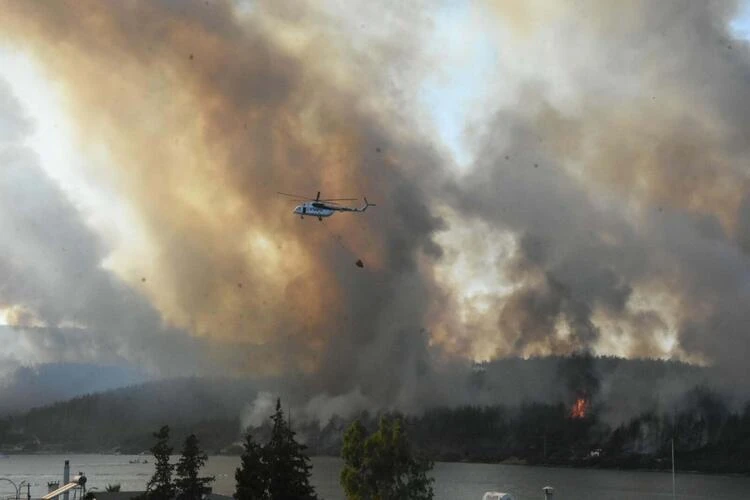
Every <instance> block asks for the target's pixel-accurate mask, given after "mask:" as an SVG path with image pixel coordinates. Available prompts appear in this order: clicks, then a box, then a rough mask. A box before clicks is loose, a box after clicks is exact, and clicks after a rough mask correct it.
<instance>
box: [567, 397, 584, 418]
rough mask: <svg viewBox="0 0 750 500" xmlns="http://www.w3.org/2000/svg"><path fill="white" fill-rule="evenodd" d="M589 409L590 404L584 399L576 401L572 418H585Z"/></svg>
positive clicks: (572, 409)
mask: <svg viewBox="0 0 750 500" xmlns="http://www.w3.org/2000/svg"><path fill="white" fill-rule="evenodd" d="M587 408H588V402H587V401H586V400H585V399H584V398H578V399H576V402H575V403H574V404H573V408H571V409H570V418H584V417H585V416H586V410H587Z"/></svg>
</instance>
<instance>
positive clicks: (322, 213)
mask: <svg viewBox="0 0 750 500" xmlns="http://www.w3.org/2000/svg"><path fill="white" fill-rule="evenodd" d="M278 194H280V195H283V196H289V197H290V198H294V199H295V200H297V201H302V202H304V203H302V204H301V205H297V206H296V207H294V210H293V211H292V213H294V214H297V215H299V217H300V219H304V218H305V215H309V216H310V217H317V218H318V220H320V221H322V220H323V217H330V216H331V215H333V214H334V213H336V212H364V211H365V210H367V208H368V207H374V206H375V204H374V203H370V202H369V201H367V198H364V200H365V204H364V205H363V206H362V207H361V208H356V207H342V206H341V205H339V204H338V203H337V202H339V201H357V198H328V199H323V200H321V199H320V191H318V194H317V195H316V196H315V198H305V197H304V196H298V195H296V194H289V193H281V192H278Z"/></svg>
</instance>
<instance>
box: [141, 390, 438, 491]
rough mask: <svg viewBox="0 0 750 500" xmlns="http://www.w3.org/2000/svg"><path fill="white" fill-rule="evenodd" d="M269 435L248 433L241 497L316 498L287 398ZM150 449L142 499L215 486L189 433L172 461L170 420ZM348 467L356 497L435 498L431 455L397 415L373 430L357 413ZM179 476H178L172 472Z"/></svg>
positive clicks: (345, 482) (345, 454)
mask: <svg viewBox="0 0 750 500" xmlns="http://www.w3.org/2000/svg"><path fill="white" fill-rule="evenodd" d="M270 419H271V422H272V430H271V435H270V437H269V439H268V441H267V442H266V443H265V444H263V445H261V444H259V443H257V442H256V441H255V439H254V438H253V435H252V433H251V431H250V430H248V432H247V433H246V434H245V439H244V443H243V452H242V455H241V457H240V466H239V467H238V468H237V469H236V471H235V475H234V477H235V481H236V483H235V484H236V486H235V492H234V495H233V496H234V498H235V499H236V500H317V499H318V495H317V493H316V491H315V488H314V487H313V485H312V484H311V483H310V477H311V472H312V465H311V464H310V458H309V456H308V455H307V454H306V446H305V445H304V444H301V443H299V442H298V441H297V439H296V437H295V435H296V433H295V432H294V431H293V430H292V428H291V426H290V425H289V422H288V421H287V420H286V419H285V418H284V412H283V411H282V408H281V401H280V400H277V401H276V411H275V412H274V413H273V415H271V417H270ZM153 436H154V438H156V443H155V444H154V445H153V447H152V448H151V450H150V451H151V453H152V454H153V455H154V461H155V470H154V474H153V476H152V477H151V479H150V480H149V481H148V483H147V485H146V492H145V493H144V494H143V495H142V496H141V497H140V498H139V499H138V500H200V499H202V498H203V496H204V495H205V494H206V493H209V492H210V491H211V488H210V484H211V483H212V482H213V481H214V478H213V477H209V476H201V475H200V470H201V468H202V467H203V466H204V465H205V463H206V461H207V459H208V457H207V455H206V453H205V452H203V451H202V450H201V449H200V447H199V443H198V438H197V437H196V436H195V435H194V434H191V435H189V436H188V437H187V438H186V440H185V443H184V446H183V449H182V454H181V456H180V459H179V462H178V463H177V464H172V463H171V462H170V456H171V454H172V451H173V448H171V447H170V446H169V426H166V425H165V426H162V427H161V429H159V431H158V432H156V433H154V434H153ZM342 458H343V460H344V467H343V470H342V471H341V475H340V482H341V486H342V487H343V489H344V492H345V494H346V497H347V498H348V499H351V500H431V499H432V498H433V490H432V482H433V479H432V478H431V477H429V476H428V473H429V471H430V470H431V469H432V466H433V464H432V462H431V461H429V460H427V459H425V458H423V457H421V456H420V455H419V454H418V453H416V451H415V450H414V448H413V447H412V445H411V443H410V441H409V439H408V437H407V435H406V430H405V425H404V420H403V418H402V417H401V416H399V415H386V416H383V417H382V418H381V419H380V422H379V427H378V429H377V431H375V432H373V433H372V434H370V435H368V433H367V431H366V430H365V427H364V426H363V425H362V423H361V422H360V421H359V420H355V421H354V422H353V423H352V424H351V426H350V427H349V428H348V429H347V431H346V433H345V436H344V445H343V449H342ZM173 476H174V477H173Z"/></svg>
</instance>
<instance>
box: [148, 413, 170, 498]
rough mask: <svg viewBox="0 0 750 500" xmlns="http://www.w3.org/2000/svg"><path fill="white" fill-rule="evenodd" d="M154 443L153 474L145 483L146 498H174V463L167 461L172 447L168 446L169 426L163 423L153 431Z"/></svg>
mask: <svg viewBox="0 0 750 500" xmlns="http://www.w3.org/2000/svg"><path fill="white" fill-rule="evenodd" d="M154 437H155V438H156V444H155V445H154V446H153V448H151V453H153V455H154V461H155V468H156V470H155V471H154V475H153V476H152V477H151V479H150V480H149V482H148V484H147V485H146V498H148V499H149V500H172V499H173V498H174V493H175V489H174V485H173V484H172V471H173V470H174V465H172V464H170V463H169V456H170V455H171V454H172V448H171V447H170V446H169V426H168V425H165V426H163V427H162V428H161V429H159V431H158V432H156V433H154Z"/></svg>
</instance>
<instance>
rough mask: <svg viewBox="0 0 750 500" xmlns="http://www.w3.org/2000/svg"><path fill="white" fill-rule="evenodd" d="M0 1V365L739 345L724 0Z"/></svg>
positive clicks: (359, 381)
mask: <svg viewBox="0 0 750 500" xmlns="http://www.w3.org/2000/svg"><path fill="white" fill-rule="evenodd" d="M4 11H5V12H4V16H5V18H6V19H7V22H6V23H4V24H3V25H2V26H0V157H2V159H3V161H2V162H1V163H0V168H1V169H2V170H0V172H1V173H0V208H1V209H2V214H0V236H2V240H1V241H2V243H0V339H1V340H2V342H3V344H4V349H3V351H2V353H0V358H1V359H2V360H4V363H3V366H5V372H6V373H9V372H10V371H12V369H13V368H15V367H18V366H21V365H28V364H40V363H41V364H43V363H60V362H64V363H102V364H114V365H123V366H128V367H131V368H133V367H134V368H136V369H138V370H142V371H143V372H146V373H150V374H152V375H153V376H170V375H176V374H184V373H221V374H224V373H229V374H232V373H263V374H266V373H274V374H289V373H302V374H309V375H310V376H311V378H313V379H315V380H316V381H317V382H316V383H317V384H319V386H320V387H321V388H324V389H325V390H326V391H328V392H329V393H330V394H332V395H336V394H344V393H348V392H350V391H357V394H360V395H361V394H364V397H370V398H373V399H379V398H383V399H391V400H393V399H398V398H405V397H407V396H405V395H403V394H401V392H402V390H403V391H407V392H408V391H409V390H412V389H413V387H412V388H406V389H403V388H401V387H400V386H401V385H403V384H404V381H405V380H411V378H412V377H416V380H417V381H416V382H414V384H416V385H419V382H418V379H419V374H420V373H422V371H420V370H422V368H420V367H421V366H429V367H432V368H431V369H434V368H435V367H436V366H438V365H440V364H445V363H451V362H455V361H460V362H468V361H471V360H487V359H493V358H497V357H505V356H532V355H550V354H571V353H575V352H580V351H591V352H594V353H596V354H611V355H618V356H625V357H657V358H668V359H679V360H683V361H688V362H693V363H700V364H707V365H717V366H722V367H726V370H727V374H728V376H729V377H730V378H731V377H735V376H739V375H738V374H740V373H742V370H743V369H744V365H745V359H746V357H747V355H748V354H750V343H748V339H747V331H746V326H745V325H747V324H748V320H750V315H749V314H748V313H747V312H746V307H745V304H746V303H747V302H746V301H747V299H750V286H748V285H750V281H749V280H750V266H748V251H750V193H748V186H750V184H748V178H747V177H748V170H747V164H746V158H747V157H748V156H747V153H749V152H750V151H747V148H748V144H750V142H748V141H747V136H748V134H749V133H750V128H749V126H750V124H748V123H747V116H750V114H748V112H750V109H748V107H749V106H750V84H749V83H748V82H750V78H749V76H750V58H749V54H750V53H749V52H748V43H747V42H746V39H747V38H748V36H749V35H748V34H749V33H750V7H748V4H746V3H743V4H741V5H736V4H735V3H734V2H730V1H721V2H711V1H707V2H692V1H687V0H669V1H667V0H665V1H660V2H658V3H656V2H650V1H645V0H644V1H634V2H627V3H625V4H624V3H622V2H614V1H613V2H601V1H594V0H553V1H548V2H547V1H542V0H531V1H521V0H519V1H499V0H497V1H493V0H485V1H483V2H463V1H449V0H443V1H432V2H430V1H426V0H425V1H418V2H409V3H404V2H398V1H383V2H335V1H331V2H299V1H258V2H241V3H237V4H235V3H232V2H224V1H221V2H219V1H217V2H199V1H185V2H174V1H167V0H162V1H154V2H131V3H127V4H125V3H119V2H51V3H35V2H23V1H18V2H16V1H7V2H5V3H4ZM318 190H320V191H323V194H324V195H327V196H335V197H341V196H346V197H350V196H351V197H357V198H361V197H362V196H367V197H368V198H369V199H370V200H371V201H372V202H375V203H377V204H378V206H377V207H376V208H374V209H372V210H370V211H368V212H367V213H366V214H364V215H353V214H338V215H335V216H334V217H332V218H331V219H330V220H327V221H325V222H324V223H322V224H321V223H320V222H318V221H317V220H307V219H306V220H304V221H301V220H299V219H298V218H295V217H293V216H292V214H291V210H292V208H293V204H292V203H290V202H289V200H286V199H283V198H281V197H279V196H277V195H276V191H285V192H299V193H301V194H305V195H310V196H313V195H314V194H315V192H316V191H318ZM358 259H362V260H363V262H364V263H365V267H364V268H358V267H356V266H355V265H354V262H355V261H357V260H358ZM383 364H385V365H387V366H389V367H390V370H388V372H389V376H388V377H386V380H382V379H381V377H380V374H381V372H382V365H383ZM0 375H2V373H0ZM406 385H408V384H406ZM360 391H361V392H360Z"/></svg>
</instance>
